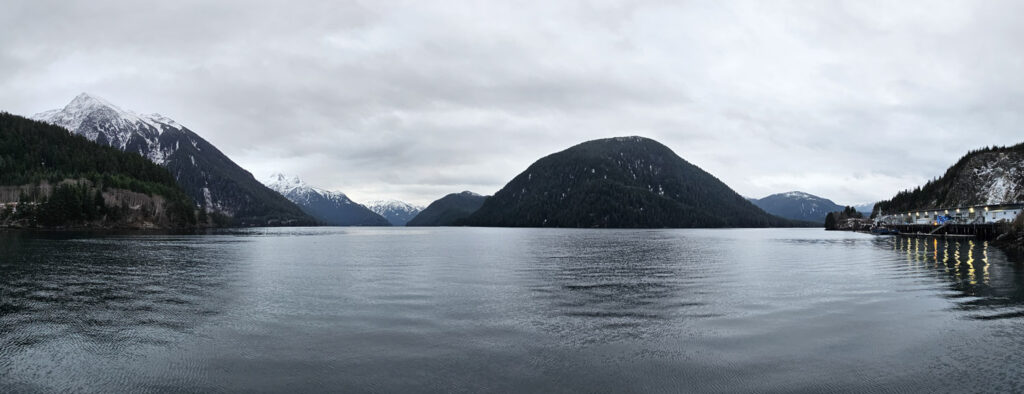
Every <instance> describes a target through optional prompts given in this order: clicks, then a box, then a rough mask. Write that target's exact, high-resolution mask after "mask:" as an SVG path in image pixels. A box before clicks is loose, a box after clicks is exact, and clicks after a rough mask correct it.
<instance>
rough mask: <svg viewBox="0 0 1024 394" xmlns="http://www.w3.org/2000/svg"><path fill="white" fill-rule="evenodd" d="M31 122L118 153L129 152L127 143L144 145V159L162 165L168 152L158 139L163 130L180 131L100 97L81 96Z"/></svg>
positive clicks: (161, 119) (175, 125) (171, 123)
mask: <svg viewBox="0 0 1024 394" xmlns="http://www.w3.org/2000/svg"><path fill="white" fill-rule="evenodd" d="M32 119H35V120H39V121H43V122H46V123H50V124H53V125H56V126H60V127H63V128H65V129H68V130H70V131H72V132H76V133H78V131H79V130H81V133H78V134H82V135H83V136H85V137H86V138H88V139H90V140H92V141H96V142H99V143H101V144H104V145H110V146H113V147H116V148H119V149H121V150H131V149H128V148H129V146H128V145H129V144H130V143H133V142H134V143H139V142H140V141H139V140H141V142H144V144H145V145H146V149H144V151H145V153H146V154H145V156H146V157H147V158H149V159H150V160H151V161H153V162H155V163H157V164H164V163H165V162H166V160H167V156H170V155H171V154H172V153H173V150H172V149H162V147H161V146H160V141H159V137H160V135H162V134H163V133H164V131H166V130H179V131H180V130H182V129H183V128H184V126H182V125H180V124H178V122H175V121H174V120H173V119H170V118H168V117H166V116H163V115H160V114H157V113H154V114H149V115H141V114H137V113H135V112H132V111H126V110H123V109H121V108H120V107H118V106H116V105H114V104H111V103H110V102H109V101H107V100H104V99H103V98H101V97H97V96H93V95H90V94H88V93H82V94H79V95H78V96H76V97H75V98H74V99H73V100H71V102H70V103H68V104H67V105H66V106H64V108H61V109H52V110H49V111H44V112H40V113H38V114H35V115H33V116H32Z"/></svg>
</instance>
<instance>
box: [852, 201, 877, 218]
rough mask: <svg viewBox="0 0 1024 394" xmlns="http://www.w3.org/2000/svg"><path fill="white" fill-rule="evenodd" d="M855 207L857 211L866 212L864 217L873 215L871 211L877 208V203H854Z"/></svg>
mask: <svg viewBox="0 0 1024 394" xmlns="http://www.w3.org/2000/svg"><path fill="white" fill-rule="evenodd" d="M853 209H856V210H857V212H860V213H862V214H864V217H868V216H871V212H873V211H874V210H875V203H873V202H869V203H866V204H857V205H853Z"/></svg>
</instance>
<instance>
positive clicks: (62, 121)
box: [33, 93, 315, 226]
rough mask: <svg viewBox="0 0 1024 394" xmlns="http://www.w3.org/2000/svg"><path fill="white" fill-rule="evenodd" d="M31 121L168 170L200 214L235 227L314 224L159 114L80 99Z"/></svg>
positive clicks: (92, 98)
mask: <svg viewBox="0 0 1024 394" xmlns="http://www.w3.org/2000/svg"><path fill="white" fill-rule="evenodd" d="M33 118H34V119H37V120H40V121H44V122H47V123H50V124H54V125H57V126H60V127H63V128H65V129H67V130H70V131H71V132H72V133H75V134H78V135H81V136H84V137H86V138H88V139H89V140H91V141H94V142H97V143H99V144H101V145H108V146H112V147H115V148H118V149H120V150H122V151H125V152H132V153H138V154H140V155H142V156H143V157H146V158H148V159H149V160H151V161H152V162H154V163H156V164H159V165H162V166H164V167H166V168H167V169H168V170H169V171H170V172H171V174H172V175H173V176H174V178H175V180H176V181H177V183H178V185H180V186H181V188H182V189H183V190H185V193H186V194H188V195H189V196H190V197H191V198H192V199H193V200H194V201H195V202H196V204H197V205H199V206H200V208H201V209H204V210H205V211H207V212H211V213H218V214H222V215H225V216H227V217H230V218H231V220H232V221H233V222H234V224H236V225H243V226H247V225H302V224H313V223H315V220H313V218H311V217H310V216H309V215H307V214H305V213H303V211H302V210H301V209H299V207H298V206H296V205H295V204H293V203H291V202H290V201H288V200H287V199H285V198H284V197H282V196H281V195H280V194H278V193H275V192H274V191H272V190H270V189H268V188H267V187H266V186H263V185H262V184H260V183H259V182H258V181H257V180H256V179H255V178H253V176H252V174H250V173H249V172H248V171H246V170H244V169H242V168H241V167H239V166H238V165H237V164H235V163H234V162H233V161H231V159H229V158H228V157H227V156H225V155H224V154H223V153H221V152H220V150H218V149H217V148H216V147H214V146H213V145H211V144H210V143H209V142H207V141H206V140H204V139H203V138H202V137H200V136H199V135H197V134H196V133H194V132H192V131H191V130H189V129H188V128H187V127H185V126H182V125H181V124H179V123H177V122H175V121H174V120H171V119H169V118H167V117H165V116H162V115H160V114H149V115H144V114H137V113H134V112H131V111H126V110H122V109H121V108H119V107H118V106H116V105H114V104H111V103H109V102H107V101H106V100H103V99H102V98H99V97H96V96H92V95H89V94H86V93H82V94H80V95H78V96H77V97H75V98H74V100H71V102H70V103H68V105H66V106H64V108H61V109H54V110H50V111H46V112H42V113H39V114H36V115H35V116H33Z"/></svg>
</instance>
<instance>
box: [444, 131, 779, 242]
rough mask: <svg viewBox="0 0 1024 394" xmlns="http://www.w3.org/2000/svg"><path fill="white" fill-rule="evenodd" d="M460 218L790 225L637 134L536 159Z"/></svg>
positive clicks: (506, 222)
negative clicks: (476, 208) (481, 203)
mask: <svg viewBox="0 0 1024 394" xmlns="http://www.w3.org/2000/svg"><path fill="white" fill-rule="evenodd" d="M461 223H464V224H467V225H474V226H499V227H505V226H509V227H623V228H655V227H768V226H786V225H791V224H792V222H791V221H789V220H786V219H782V218H779V217H776V216H772V215H769V214H767V213H765V212H764V211H762V210H761V209H760V208H758V207H756V206H754V205H753V204H752V203H750V201H747V200H746V199H744V198H743V197H741V196H740V195H739V194H736V192H734V191H733V190H732V189H730V188H729V187H728V186H726V185H725V184H724V183H722V182H721V181H719V180H718V179H717V178H715V177H714V176H712V175H711V174H708V173H707V172H704V171H703V170H701V169H700V168H698V167H697V166H694V165H693V164H690V163H688V162H686V160H683V159H682V158H680V157H679V156H677V155H676V154H675V153H674V152H672V150H670V149H669V148H668V147H666V146H664V145H662V144H660V143H658V142H657V141H654V140H651V139H647V138H642V137H620V138H609V139H601V140H594V141H588V142H584V143H582V144H579V145H576V146H573V147H571V148H569V149H566V150H564V151H561V152H558V153H554V154H551V155H549V156H547V157H544V158H542V159H540V160H537V161H536V162H535V163H533V164H532V165H530V167H529V168H527V169H526V171H523V172H522V173H521V174H519V175H518V176H516V177H515V178H513V179H512V181H510V182H509V183H508V184H507V185H505V187H504V188H502V189H501V190H500V191H498V192H497V193H495V194H494V196H493V197H491V198H488V199H487V201H485V202H484V204H483V206H482V207H481V208H480V210H478V211H477V212H475V213H474V214H472V215H471V216H470V217H468V218H467V219H466V220H464V221H462V222H461Z"/></svg>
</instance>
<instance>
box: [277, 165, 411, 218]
mask: <svg viewBox="0 0 1024 394" xmlns="http://www.w3.org/2000/svg"><path fill="white" fill-rule="evenodd" d="M263 183H264V184H265V185H267V187H269V188H271V189H272V190H274V191H276V192H278V193H281V195H282V196H284V197H285V198H287V199H288V200H290V201H291V202H293V203H295V204H296V205H298V206H299V208H301V209H302V211H303V212H305V213H306V214H308V215H309V216H312V217H313V218H315V219H316V220H318V221H320V222H321V223H324V224H328V225H332V226H389V225H391V224H390V223H388V220H387V219H385V218H384V217H383V216H381V215H378V214H377V213H375V212H373V211H372V210H370V209H369V208H367V207H365V206H363V205H360V204H358V203H356V202H355V201H352V199H350V198H348V196H346V195H345V193H341V192H334V191H330V190H324V189H320V188H315V187H312V186H309V185H307V184H306V183H305V182H303V181H302V180H301V179H299V177H297V176H292V177H288V176H285V175H284V174H272V175H270V177H268V178H267V179H264V180H263Z"/></svg>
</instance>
